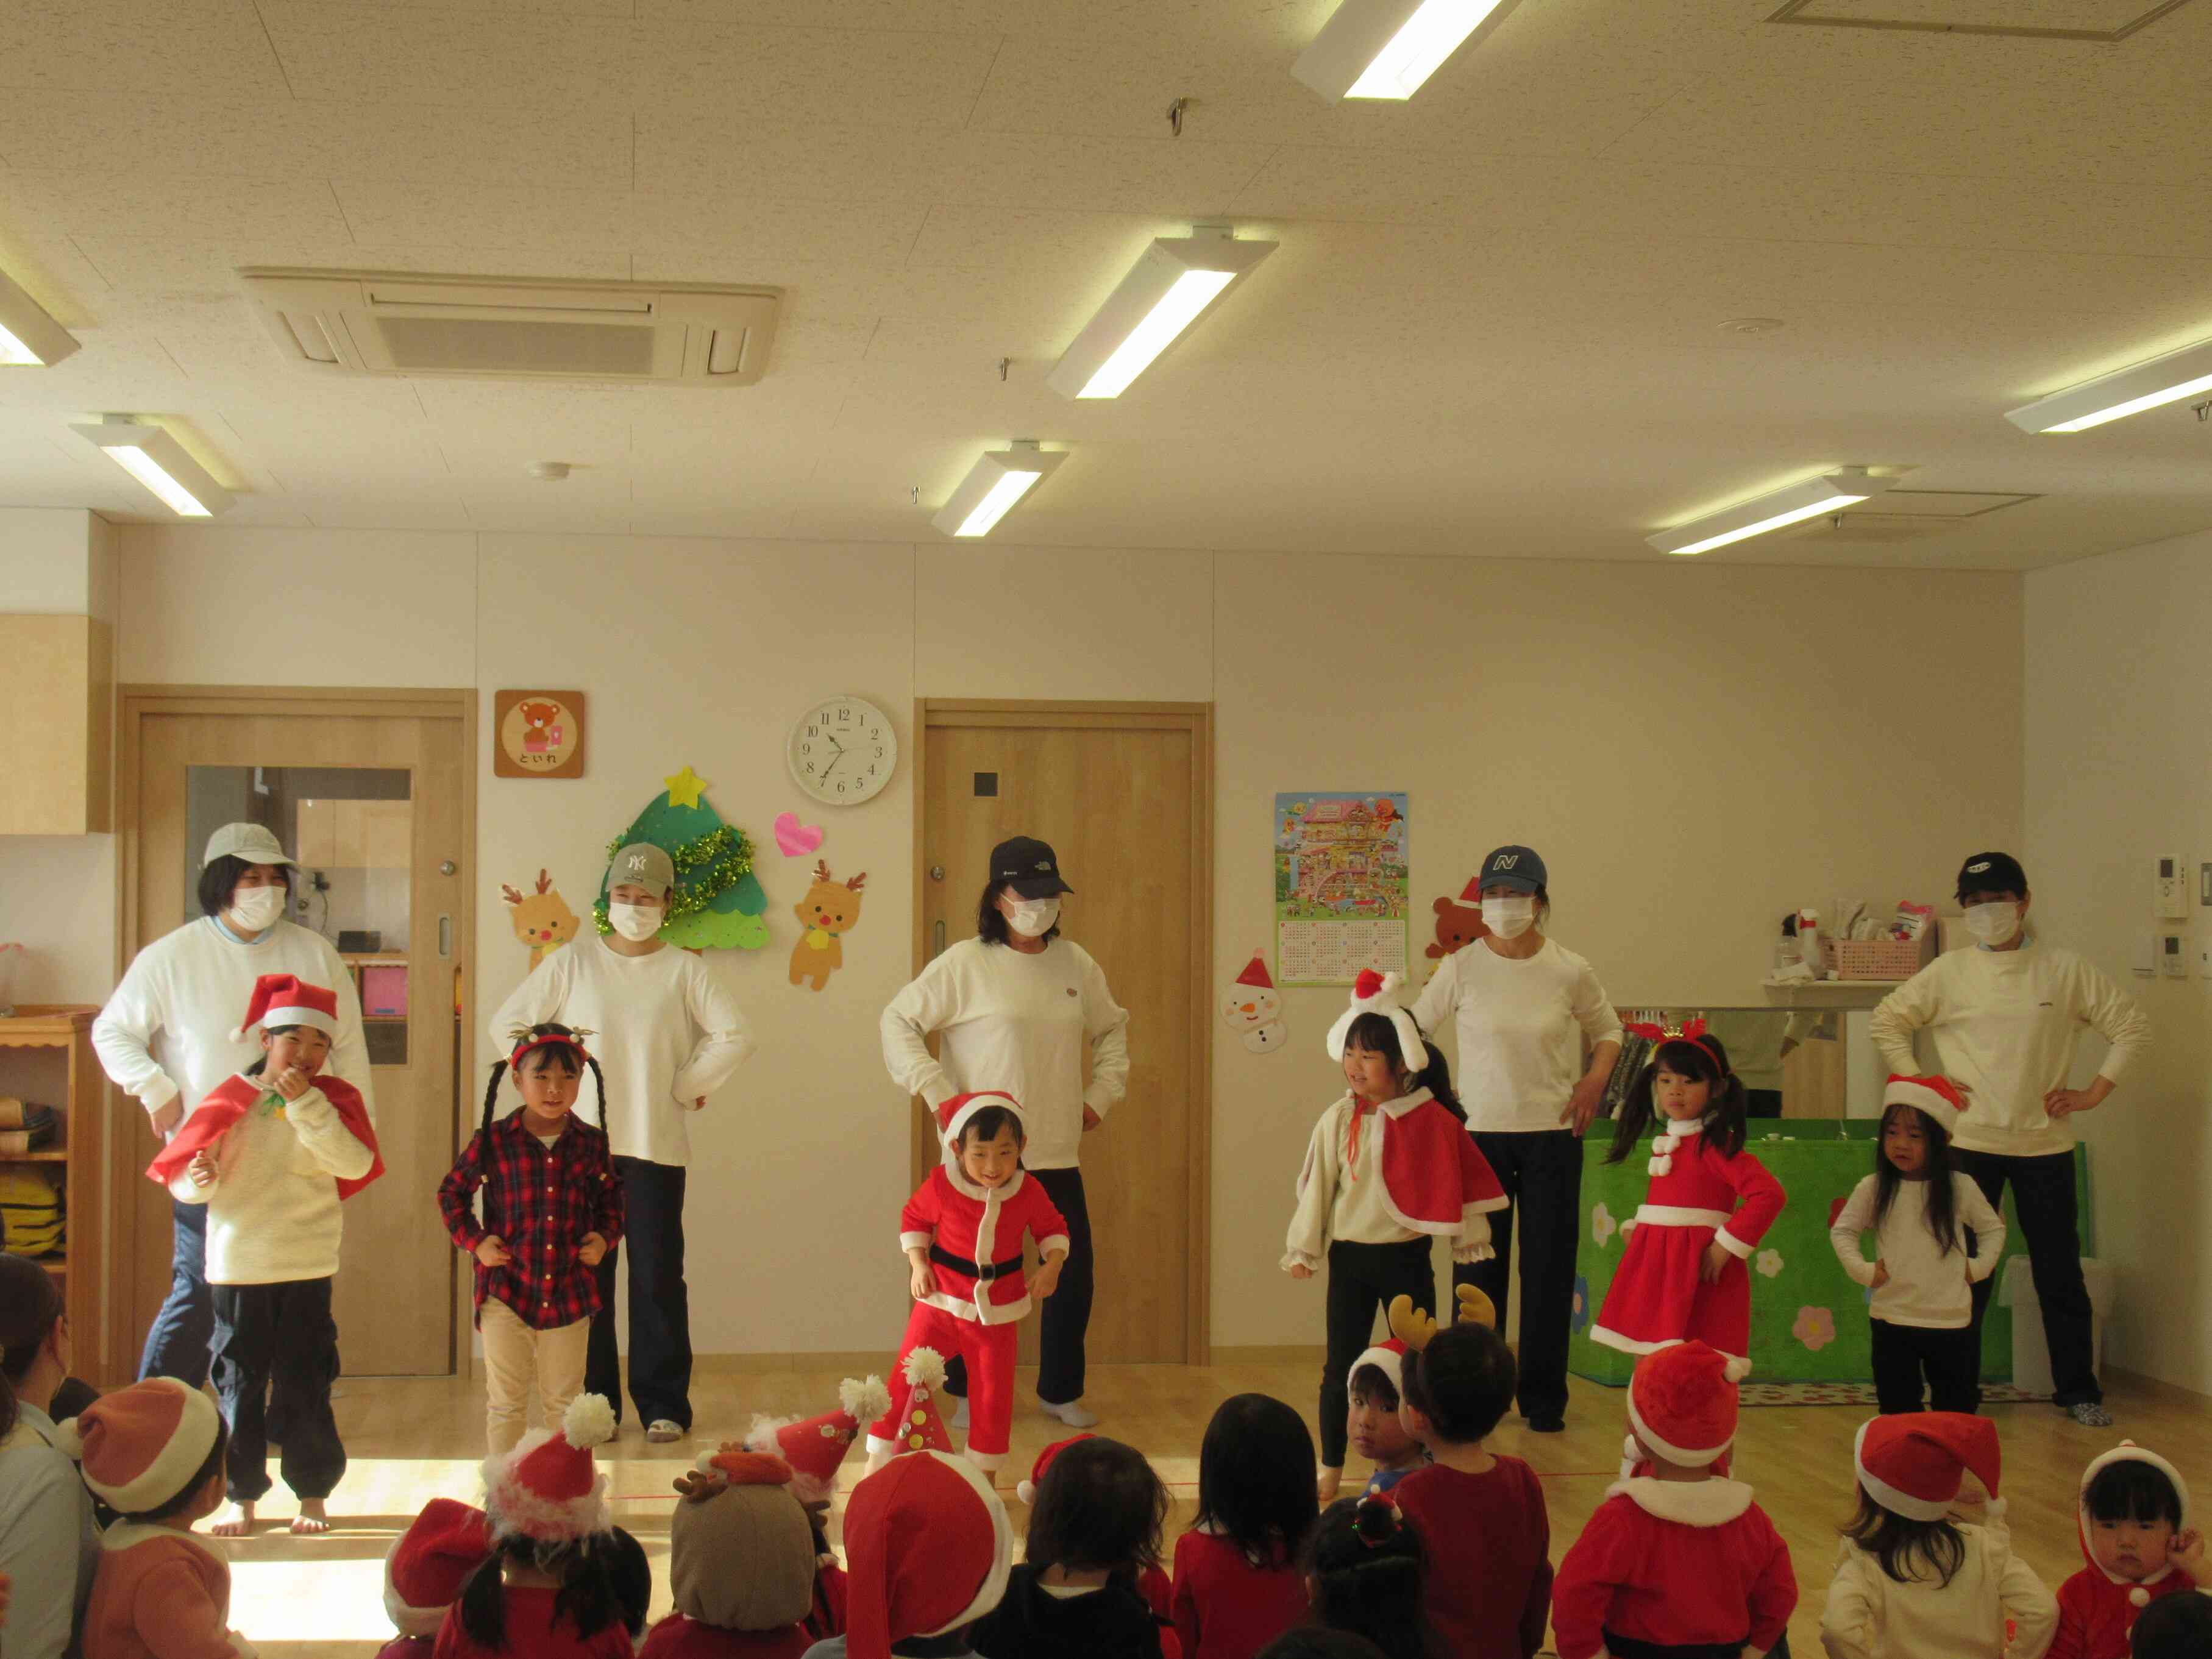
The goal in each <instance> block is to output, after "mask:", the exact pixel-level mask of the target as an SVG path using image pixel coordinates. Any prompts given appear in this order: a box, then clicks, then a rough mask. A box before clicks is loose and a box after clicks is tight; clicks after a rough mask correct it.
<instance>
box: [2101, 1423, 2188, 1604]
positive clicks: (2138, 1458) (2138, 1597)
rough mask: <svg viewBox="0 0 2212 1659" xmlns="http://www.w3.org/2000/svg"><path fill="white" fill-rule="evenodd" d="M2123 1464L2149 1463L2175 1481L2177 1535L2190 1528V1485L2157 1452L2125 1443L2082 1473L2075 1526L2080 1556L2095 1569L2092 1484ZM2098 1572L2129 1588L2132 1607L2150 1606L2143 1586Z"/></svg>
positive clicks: (2109, 1573)
mask: <svg viewBox="0 0 2212 1659" xmlns="http://www.w3.org/2000/svg"><path fill="white" fill-rule="evenodd" d="M2124 1462H2136V1463H2148V1464H2149V1465H2150V1467H2151V1468H2154V1469H2156V1470H2157V1471H2158V1472H2159V1473H2160V1474H2162V1475H2164V1476H2165V1477H2166V1479H2167V1480H2170V1481H2172V1483H2173V1496H2174V1501H2175V1502H2176V1503H2178V1504H2179V1505H2180V1506H2181V1524H2180V1525H2179V1526H2178V1527H2176V1528H2174V1531H2175V1532H2176V1533H2177V1534H2179V1533H2181V1532H2185V1531H2186V1530H2187V1529H2188V1527H2189V1483H2188V1482H2187V1481H2186V1480H2183V1479H2182V1478H2181V1471H2180V1470H2179V1469H2177V1468H2174V1467H2173V1465H2172V1464H2171V1463H2169V1462H2166V1459H2164V1458H2163V1457H2160V1455H2158V1454H2157V1453H2156V1452H2154V1451H2147V1450H2145V1449H2143V1448H2142V1447H2141V1446H2138V1445H2137V1444H2136V1443H2135V1442H2134V1441H2132V1440H2123V1441H2121V1442H2120V1443H2119V1444H2118V1445H2117V1446H2115V1447H2113V1448H2112V1450H2110V1451H2108V1452H2105V1453H2103V1454H2101V1455H2099V1456H2096V1457H2093V1458H2091V1459H2090V1460H2089V1467H2088V1468H2086V1469H2084V1470H2082V1471H2081V1488H2080V1490H2079V1492H2078V1493H2077V1495H2076V1496H2075V1500H2074V1516H2075V1525H2076V1526H2077V1527H2079V1528H2080V1529H2081V1553H2082V1554H2083V1555H2085V1556H2087V1557H2088V1559H2089V1563H2090V1565H2092V1566H2096V1565H2097V1558H2096V1557H2095V1556H2094V1555H2093V1554H2091V1553H2090V1551H2089V1524H2090V1522H2089V1483H2090V1482H2091V1481H2092V1480H2095V1479H2096V1478H2097V1476H2098V1475H2099V1474H2100V1473H2102V1472H2103V1471H2104V1470H2106V1469H2107V1468H2111V1467H2112V1465H2113V1464H2115V1463H2124ZM2097 1571H2100V1572H2102V1573H2104V1575H2105V1577H2107V1578H2109V1579H2111V1580H2112V1583H2115V1584H2130V1589H2129V1590H2128V1602H2129V1605H2130V1606H2131V1607H2148V1606H2149V1605H2150V1600H2151V1595H2150V1592H2149V1591H2148V1590H2147V1589H2144V1588H2143V1587H2142V1585H2141V1584H2140V1583H2130V1580H2127V1579H2124V1578H2122V1577H2118V1576H2117V1575H2116V1574H2113V1573H2112V1572H2108V1571H2106V1570H2105V1569H2104V1568H2103V1567H2101V1566H2099V1567H2097ZM2160 1576H2161V1577H2162V1576H2163V1575H2162V1574H2161V1575H2160Z"/></svg>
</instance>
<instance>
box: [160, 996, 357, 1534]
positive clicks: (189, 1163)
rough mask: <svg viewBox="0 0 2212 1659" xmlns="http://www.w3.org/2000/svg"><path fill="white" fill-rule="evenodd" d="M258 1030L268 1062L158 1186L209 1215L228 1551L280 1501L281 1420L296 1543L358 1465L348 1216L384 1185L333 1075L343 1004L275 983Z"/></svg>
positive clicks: (223, 1090) (352, 1094) (187, 1142)
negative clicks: (339, 1382)
mask: <svg viewBox="0 0 2212 1659" xmlns="http://www.w3.org/2000/svg"><path fill="white" fill-rule="evenodd" d="M257 1026H258V1028H259V1030H260V1042H261V1054H262V1057H261V1058H260V1059H259V1060H256V1061H254V1062H253V1064H252V1065H251V1066H248V1067H246V1070H245V1071H244V1072H243V1073H240V1074H239V1075H237V1076H234V1077H232V1078H230V1079H228V1080H227V1081H225V1082H223V1083H222V1084H221V1085H217V1087H216V1089H215V1091H214V1092H212V1093H211V1094H210V1095H209V1096H208V1097H207V1098H206V1099H205V1100H204V1101H202V1102H201V1103H200V1104H199V1106H198V1108H197V1109H196V1110H195V1111H194V1112H193V1113H192V1115H191V1116H190V1117H189V1118H187V1119H186V1120H185V1124H184V1127H182V1128H180V1129H179V1130H178V1132H177V1133H176V1136H175V1138H174V1139H172V1140H171V1141H170V1142H169V1144H168V1145H167V1146H166V1147H164V1148H163V1149H162V1151H161V1155H160V1156H159V1157H157V1158H155V1160H154V1162H153V1164H151V1165H150V1166H149V1168H148V1170H147V1171H146V1173H147V1174H148V1175H149V1176H151V1177H152V1178H153V1179H154V1180H155V1181H159V1182H163V1183H165V1184H166V1185H167V1187H168V1189H169V1192H170V1195H171V1196H172V1197H173V1198H175V1199H177V1200H179V1201H180V1202H183V1203H186V1204H204V1205H206V1206H207V1212H208V1218H207V1282H208V1285H209V1288H210V1295H211V1297H212V1299H213V1302H214V1304H215V1364H214V1373H213V1380H214V1383H215V1388H216V1395H217V1396H218V1397H219V1398H220V1399H221V1400H222V1411H223V1417H224V1419H225V1420H226V1421H227V1422H228V1424H229V1425H230V1452H229V1458H228V1469H227V1473H228V1477H229V1480H228V1492H229V1498H230V1504H229V1506H228V1508H227V1509H226V1510H224V1512H223V1514H222V1516H220V1517H218V1518H217V1520H216V1523H215V1525H214V1526H213V1527H212V1528H210V1530H211V1531H212V1532H214V1533H215V1534H216V1535H217V1536H220V1537H234V1536H237V1535H238V1534H242V1533H246V1532H248V1531H251V1530H252V1526H253V1511H254V1505H255V1504H257V1503H258V1502H259V1500H260V1499H261V1498H262V1497H263V1495H264V1494H265V1493H266V1492H268V1490H269V1485H270V1482H269V1471H268V1435H267V1428H266V1420H267V1418H268V1417H270V1416H274V1417H276V1418H277V1419H280V1420H281V1421H282V1422H283V1424H284V1434H283V1457H282V1461H281V1462H280V1464H279V1468H280V1469H281V1471H282V1473H283V1477H284V1484H285V1485H286V1486H289V1487H290V1488H291V1489H292V1491H293V1492H294V1493H295V1495H297V1497H298V1498H299V1500H300V1513H299V1516H298V1517H297V1518H296V1519H295V1520H294V1521H293V1522H292V1528H291V1529H292V1530H293V1531H294V1532H295V1533H320V1532H326V1531H328V1530H329V1528H330V1522H329V1519H328V1516H327V1512H326V1510H325V1499H326V1498H329V1496H330V1494H331V1488H332V1487H334V1486H337V1482H338V1477H339V1476H340V1475H342V1474H344V1473H345V1461H346V1460H345V1447H344V1445H343V1443H341V1442H340V1440H339V1439H338V1429H337V1419H335V1418H334V1417H333V1416H332V1415H331V1379H332V1378H333V1377H335V1376H337V1374H338V1328H337V1322H335V1321H334V1320H333V1319H332V1318H331V1280H332V1279H333V1277H334V1276H335V1275H336V1274H337V1269H338V1241H339V1236H340V1234H341V1232H342V1231H343V1216H342V1213H341V1211H340V1207H339V1206H340V1205H341V1204H342V1203H343V1200H346V1199H349V1198H350V1197H352V1196H353V1194H356V1193H357V1192H359V1191H360V1190H361V1189H362V1188H364V1187H366V1186H368V1183H369V1182H372V1181H374V1180H375V1179H376V1178H377V1177H378V1176H380V1175H382V1174H383V1173H384V1163H383V1160H382V1159H381V1158H379V1157H378V1155H377V1148H376V1129H375V1127H374V1124H373V1123H372V1122H371V1121H370V1119H369V1114H368V1106H367V1105H366V1104H365V1103H363V1101H362V1097H361V1092H360V1091H358V1090H357V1089H356V1088H355V1087H354V1086H353V1085H351V1084H349V1083H348V1082H346V1081H345V1080H344V1079H343V1078H337V1077H331V1076H328V1075H325V1073H324V1072H323V1067H324V1065H325V1062H326V1061H327V1060H329V1059H330V1054H331V1043H332V1042H334V1041H335V1040H336V1038H337V1031H338V1003H337V994H336V993H334V992H332V991H330V990H328V989H326V988H325V987H322V986H319V985H309V984H307V983H305V982H304V981H301V980H299V979H297V978H295V977H294V976H293V975H290V974H264V975H262V976H261V978H260V979H259V980H258V981H255V983H254V987H253V996H252V1000H251V1001H250V1002H249V1003H248V1004H247V1006H246V1018H244V1020H242V1021H241V1022H240V1029H239V1031H238V1032H237V1033H236V1035H237V1036H240V1037H241V1038H242V1037H243V1036H244V1035H245V1034H246V1032H248V1031H251V1030H253V1029H254V1028H256V1027H257ZM264 1401H265V1402H266V1403H265V1405H264Z"/></svg>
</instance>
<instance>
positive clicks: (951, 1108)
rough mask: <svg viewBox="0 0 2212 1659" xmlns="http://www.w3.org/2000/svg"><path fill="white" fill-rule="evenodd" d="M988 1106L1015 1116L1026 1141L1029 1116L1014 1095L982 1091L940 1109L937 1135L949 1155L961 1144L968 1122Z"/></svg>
mask: <svg viewBox="0 0 2212 1659" xmlns="http://www.w3.org/2000/svg"><path fill="white" fill-rule="evenodd" d="M987 1106H996V1107H997V1108H999V1109H1000V1110H1001V1111H1006V1112H1012V1114H1013V1115H1014V1121H1015V1122H1016V1123H1018V1124H1019V1125H1020V1126H1021V1133H1022V1135H1023V1136H1024V1138H1025V1139H1026V1138H1027V1136H1028V1134H1029V1132H1030V1120H1029V1114H1027V1113H1026V1112H1024V1111H1023V1110H1022V1103H1021V1102H1019V1101H1018V1100H1016V1099H1015V1098H1014V1097H1012V1095H1010V1094H1007V1093H1005V1092H1004V1091H1001V1090H998V1089H978V1090H976V1091H975V1092H974V1093H973V1094H966V1095H955V1096H953V1097H951V1099H950V1100H948V1101H946V1102H945V1103H944V1104H943V1105H942V1106H939V1108H938V1109H937V1133H938V1135H939V1139H942V1140H943V1141H944V1142H945V1147H946V1149H947V1150H948V1151H949V1150H951V1148H952V1147H954V1146H957V1145H958V1144H959V1142H960V1132H961V1131H962V1130H963V1129H964V1128H966V1127H968V1120H969V1118H971V1117H973V1116H975V1114H976V1113H978V1112H980V1111H981V1110H982V1109H984V1108H985V1107H987Z"/></svg>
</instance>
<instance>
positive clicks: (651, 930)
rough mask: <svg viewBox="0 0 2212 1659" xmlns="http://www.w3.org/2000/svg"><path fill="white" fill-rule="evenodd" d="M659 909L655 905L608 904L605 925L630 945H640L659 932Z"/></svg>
mask: <svg viewBox="0 0 2212 1659" xmlns="http://www.w3.org/2000/svg"><path fill="white" fill-rule="evenodd" d="M660 922H661V908H660V907H659V905H657V904H610V905H608V906H607V924H608V926H610V927H612V928H613V929H614V930H615V932H617V933H620V934H621V935H622V936H623V938H624V939H628V940H629V942H630V943H631V944H632V945H642V944H644V943H645V942H646V940H647V939H651V938H652V937H653V935H654V934H655V933H659V931H660Z"/></svg>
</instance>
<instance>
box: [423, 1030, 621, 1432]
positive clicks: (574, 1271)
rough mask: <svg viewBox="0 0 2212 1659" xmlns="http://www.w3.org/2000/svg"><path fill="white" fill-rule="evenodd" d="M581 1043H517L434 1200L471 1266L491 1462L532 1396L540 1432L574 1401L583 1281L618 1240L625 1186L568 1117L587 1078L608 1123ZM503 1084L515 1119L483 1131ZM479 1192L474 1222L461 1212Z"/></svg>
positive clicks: (558, 1037) (592, 1281) (567, 1035)
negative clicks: (514, 1092) (511, 1091)
mask: <svg viewBox="0 0 2212 1659" xmlns="http://www.w3.org/2000/svg"><path fill="white" fill-rule="evenodd" d="M591 1035H592V1033H591V1032H589V1031H586V1030H571V1029H570V1028H568V1026H566V1025H556V1024H550V1023H549V1024H538V1025H532V1026H527V1027H524V1028H521V1029H519V1030H516V1031H514V1032H513V1048H512V1049H511V1050H510V1051H509V1053H508V1054H507V1058H506V1059H505V1060H501V1061H499V1062H498V1063H496V1064H495V1065H494V1066H493V1067H492V1068H491V1083H490V1086H489V1087H488V1088H487V1089H486V1090H485V1091H484V1103H483V1122H482V1123H481V1124H480V1125H479V1126H478V1127H477V1132H476V1133H475V1134H474V1135H472V1136H471V1137H470V1139H469V1144H468V1146H467V1148H466V1149H465V1151H464V1152H462V1153H461V1156H460V1160H459V1162H458V1163H456V1164H454V1165H453V1169H452V1170H451V1171H450V1172H449V1173H448V1174H447V1176H446V1178H445V1180H444V1181H442V1182H440V1183H439V1186H438V1209H439V1212H440V1213H441V1214H442V1215H443V1216H444V1217H445V1218H446V1231H447V1232H448V1233H449V1234H451V1235H452V1237H453V1243H455V1244H456V1245H457V1246H459V1248H460V1249H464V1250H466V1251H468V1252H469V1253H470V1254H471V1255H474V1256H475V1257H476V1306H477V1328H478V1329H480V1330H481V1331H482V1332H483V1355H484V1376H485V1387H486V1390H487V1393H488V1395H489V1403H488V1407H487V1412H486V1418H485V1425H484V1433H485V1438H486V1439H487V1440H488V1441H489V1443H490V1447H491V1451H492V1455H494V1456H495V1457H496V1456H499V1455H502V1454H504V1453H506V1452H507V1451H509V1450H511V1449H513V1446H514V1444H515V1443H516V1442H517V1441H519V1440H520V1439H521V1438H522V1435H523V1431H524V1429H525V1428H526V1426H527V1418H528V1414H529V1407H530V1391H531V1389H532V1385H533V1384H534V1385H535V1386H536V1388H537V1390H538V1399H539V1401H540V1402H541V1404H542V1405H543V1407H544V1423H545V1424H546V1425H548V1426H550V1427H556V1428H557V1427H558V1426H559V1425H560V1424H561V1422H562V1414H563V1413H566V1412H567V1410H568V1402H569V1401H572V1400H574V1399H575V1398H576V1396H577V1395H580V1394H581V1393H582V1392H583V1388H584V1358H585V1352H586V1343H587V1340H588V1339H589V1336H590V1334H591V1327H592V1315H593V1314H595V1313H597V1312H598V1311H599V1279H598V1277H597V1275H596V1274H595V1273H593V1272H592V1269H593V1268H595V1267H598V1266H599V1262H600V1261H601V1260H602V1259H604V1258H605V1255H606V1253H607V1252H608V1250H610V1249H612V1248H613V1247H614V1244H615V1242H616V1241H617V1239H619V1238H620V1237H622V1230H623V1185H622V1182H621V1181H620V1179H619V1178H617V1176H616V1174H615V1168H614V1158H613V1155H612V1153H611V1151H610V1150H609V1147H608V1144H607V1135H606V1131H605V1129H603V1128H600V1127H598V1125H596V1124H592V1123H589V1122H586V1121H585V1120H584V1119H582V1118H580V1117H579V1116H577V1115H575V1113H574V1111H573V1110H571V1108H573V1107H574V1105H575V1103H576V1097H577V1095H578V1094H579V1092H580V1085H581V1084H582V1080H583V1074H584V1071H585V1068H586V1067H587V1066H588V1067H589V1068H590V1070H591V1073H592V1085H593V1086H594V1087H595V1088H597V1089H598V1091H599V1120H600V1122H602V1123H604V1122H605V1121H606V1115H607V1085H606V1079H605V1077H603V1076H602V1075H601V1074H600V1072H599V1061H598V1060H594V1059H593V1058H592V1055H591V1054H590V1053H589V1052H588V1051H586V1048H585V1047H584V1041H583V1040H584V1039H585V1038H586V1037H587V1036H591ZM510 1071H512V1072H513V1073H514V1082H515V1087H516V1088H517V1089H518V1090H519V1091H520V1093H521V1096H522V1109H521V1110H520V1111H517V1112H510V1113H509V1114H508V1115H507V1116H505V1117H503V1118H501V1119H500V1120H499V1121H497V1122H494V1121H493V1120H492V1110H493V1106H494V1103H495V1102H496V1101H497V1100H498V1098H499V1085H500V1079H501V1078H502V1077H504V1076H505V1075H506V1074H507V1073H508V1072H510ZM478 1188H482V1189H483V1214H482V1218H481V1219H479V1218H478V1217H477V1214H475V1213H474V1212H472V1211H471V1205H470V1200H471V1197H472V1196H473V1195H474V1194H476V1193H477V1189H478Z"/></svg>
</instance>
